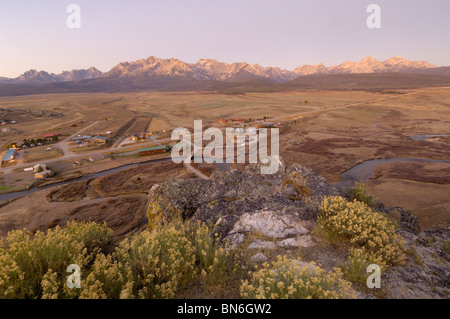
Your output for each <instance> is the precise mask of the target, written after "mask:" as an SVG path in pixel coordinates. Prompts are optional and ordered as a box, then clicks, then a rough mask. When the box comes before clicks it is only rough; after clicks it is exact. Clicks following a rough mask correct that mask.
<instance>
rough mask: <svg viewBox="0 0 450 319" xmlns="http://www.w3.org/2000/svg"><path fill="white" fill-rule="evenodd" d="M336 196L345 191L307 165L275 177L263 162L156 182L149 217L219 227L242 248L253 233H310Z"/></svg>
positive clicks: (154, 221)
mask: <svg viewBox="0 0 450 319" xmlns="http://www.w3.org/2000/svg"><path fill="white" fill-rule="evenodd" d="M330 195H339V192H338V190H337V189H336V188H334V187H332V186H330V185H329V184H328V183H327V182H326V180H325V179H324V178H323V177H321V176H318V175H316V174H314V173H313V172H312V171H311V170H310V169H308V168H306V167H304V166H302V165H298V164H296V165H292V166H288V167H286V168H280V170H279V171H278V173H276V174H273V175H261V174H260V170H259V167H258V165H250V166H248V167H247V168H246V170H245V171H244V172H239V171H237V170H232V171H219V172H215V173H214V174H213V175H212V176H211V178H210V179H209V180H202V179H188V180H177V179H172V180H169V181H167V182H165V183H163V184H161V185H154V186H153V188H152V189H151V191H150V195H149V196H150V198H149V199H150V200H149V212H148V218H149V223H150V225H153V224H157V223H159V222H164V221H169V220H171V219H172V218H174V217H176V216H181V217H183V218H190V219H193V220H200V221H203V222H206V223H208V224H210V225H215V233H217V234H218V235H219V236H220V237H221V238H222V239H224V238H225V239H228V240H229V241H230V242H231V245H232V246H234V247H236V246H238V245H239V244H240V243H242V242H243V241H244V240H245V235H246V234H247V233H251V232H259V233H261V234H262V235H264V236H266V237H269V238H276V239H280V240H282V239H286V238H291V237H295V236H297V237H299V236H304V235H307V234H308V233H309V232H310V230H311V228H312V227H314V225H315V219H316V216H317V211H318V206H319V205H320V203H321V201H322V199H323V197H324V196H330ZM296 242H297V241H292V242H291V244H292V245H295V243H296ZM298 242H299V243H300V242H301V240H298ZM303 242H304V243H306V242H309V241H308V240H305V241H303Z"/></svg>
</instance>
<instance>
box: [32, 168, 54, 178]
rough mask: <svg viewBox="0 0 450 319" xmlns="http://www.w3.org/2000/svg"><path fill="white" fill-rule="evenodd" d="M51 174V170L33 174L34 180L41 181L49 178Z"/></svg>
mask: <svg viewBox="0 0 450 319" xmlns="http://www.w3.org/2000/svg"><path fill="white" fill-rule="evenodd" d="M52 174H53V172H52V171H51V170H49V169H46V170H45V171H42V172H39V173H36V174H34V178H37V179H43V178H47V177H49V176H51V175H52Z"/></svg>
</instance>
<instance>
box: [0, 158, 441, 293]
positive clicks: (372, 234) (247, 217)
mask: <svg viewBox="0 0 450 319" xmlns="http://www.w3.org/2000/svg"><path fill="white" fill-rule="evenodd" d="M259 169H260V167H258V166H257V165H250V166H248V167H246V168H245V169H244V170H243V171H237V170H231V171H218V172H215V173H213V175H212V176H211V178H210V179H208V180H202V179H195V178H194V179H192V178H191V179H170V180H167V181H165V182H163V183H161V184H155V185H153V187H152V188H151V190H150V192H149V195H148V202H149V205H148V230H144V231H140V232H138V233H135V234H134V235H131V236H129V238H128V239H127V240H123V241H121V242H117V238H115V237H114V236H113V231H114V227H117V225H114V226H113V229H110V228H108V227H106V226H100V225H98V224H92V223H91V224H80V223H72V224H69V225H68V226H66V227H65V228H62V229H60V228H59V227H57V228H55V229H54V230H52V231H49V232H48V233H47V234H46V235H45V234H44V233H42V232H38V233H37V234H36V235H35V236H34V238H31V237H29V235H27V234H26V233H25V234H22V233H17V235H16V236H11V237H9V238H8V240H9V241H10V244H15V246H12V247H17V248H15V249H9V248H4V250H3V255H4V256H6V257H7V258H3V259H1V258H0V266H2V269H4V270H5V272H4V274H3V275H0V276H3V277H1V278H4V280H6V281H5V282H6V283H7V284H6V287H5V289H4V291H3V290H2V289H3V288H2V287H0V292H3V294H2V295H5V296H7V297H16V298H17V297H19V296H21V297H26V298H67V297H70V298H91V299H97V298H150V299H152V298H187V299H189V298H217V297H219V298H236V297H241V298H250V299H253V298H262V299H276V298H283V297H285V298H286V297H289V298H294V299H304V298H346V299H347V298H359V299H368V298H370V299H373V298H388V299H390V298H394V299H395V298H448V290H447V289H448V286H449V278H450V277H449V275H450V274H449V269H450V268H449V262H450V258H449V251H448V243H449V239H450V233H449V231H448V230H435V231H427V232H421V231H420V226H419V224H418V222H417V218H415V217H414V216H413V215H411V214H410V213H409V212H408V211H407V210H405V209H402V208H400V207H385V206H384V205H383V204H381V203H378V202H376V201H375V200H373V199H372V198H370V196H368V195H367V194H365V193H364V191H363V190H361V189H353V190H352V189H350V190H348V189H341V188H336V187H333V186H331V185H329V184H328V183H327V182H326V180H325V179H324V178H323V177H321V176H318V175H316V174H314V173H313V172H312V171H311V170H310V169H308V168H306V167H304V166H302V165H299V164H294V165H288V166H286V167H283V168H281V169H280V170H279V171H278V173H276V174H274V175H261V174H260V172H259ZM180 218H181V219H180ZM122 221H123V222H126V221H125V220H122ZM394 223H395V224H394ZM396 224H397V225H398V226H399V228H397V226H395V225H396ZM352 225H355V226H354V227H353V226H352ZM121 227H122V226H121ZM374 242H375V243H376V244H374ZM75 243H76V245H75ZM21 247H26V249H27V253H26V254H25V255H23V254H22V248H21ZM115 247H117V248H115ZM0 248H1V247H0ZM86 251H87V253H86ZM43 252H46V253H43ZM86 254H87V255H86ZM47 255H57V256H60V258H59V259H58V261H57V262H55V261H53V260H51V259H49V260H47V259H46V257H45V256H47ZM73 258H77V260H80V262H81V263H80V264H81V265H83V270H82V271H83V274H84V276H87V277H86V278H87V279H86V281H84V282H83V287H82V289H78V290H72V291H67V289H64V288H63V287H64V283H65V281H64V280H57V279H58V276H61V275H60V274H64V271H62V270H60V268H61V269H63V268H62V267H66V263H64V261H66V260H68V261H70V260H72V259H73ZM31 259H32V260H33V262H32V263H31V262H29V261H30V260H31ZM11 263H14V267H15V268H13V267H12V266H10V264H11ZM373 263H376V264H378V265H379V266H380V267H381V268H382V276H381V288H380V289H370V288H368V287H367V286H366V277H367V274H366V267H367V266H368V265H369V264H373ZM30 265H35V268H36V269H34V270H33V269H30ZM61 265H62V266H61ZM32 267H34V266H32ZM106 273H107V274H108V276H106V277H105V275H104V274H106ZM14 274H18V276H19V275H20V276H23V278H25V279H26V280H25V281H24V283H25V284H24V283H23V281H21V280H18V279H17V278H18V277H17V276H15V275H14ZM145 274H150V275H149V276H146V275H145ZM274 274H278V275H277V276H274ZM299 279H301V280H299ZM274 283H275V284H274ZM27 284H33V285H35V286H34V288H35V289H33V290H30V289H27ZM412 287H414V288H412ZM288 288H289V289H288Z"/></svg>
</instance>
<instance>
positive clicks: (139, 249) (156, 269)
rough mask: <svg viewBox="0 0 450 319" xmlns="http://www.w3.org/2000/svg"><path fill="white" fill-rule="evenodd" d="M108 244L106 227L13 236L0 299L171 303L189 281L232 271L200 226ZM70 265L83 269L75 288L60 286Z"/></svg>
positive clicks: (4, 258)
mask: <svg viewBox="0 0 450 319" xmlns="http://www.w3.org/2000/svg"><path fill="white" fill-rule="evenodd" d="M114 242H115V241H114V237H113V235H112V230H111V229H109V228H108V227H106V226H101V225H98V224H95V223H87V224H84V223H71V224H69V225H68V226H66V227H65V228H59V227H56V228H55V229H54V230H49V231H48V232H47V233H46V234H44V233H42V232H37V233H36V234H35V235H34V236H32V234H30V233H29V232H25V231H13V232H11V233H10V234H9V235H8V237H7V240H6V241H4V242H3V243H2V244H1V246H0V268H1V269H2V272H0V298H46V299H47V298H48V299H56V298H87V299H106V298H173V297H174V296H175V294H176V292H177V291H178V290H179V289H180V288H182V287H183V286H184V285H186V284H187V283H188V282H190V281H193V280H197V279H198V278H209V280H211V281H214V282H221V281H222V280H224V279H225V278H226V276H227V274H229V273H230V270H231V269H232V268H233V258H232V256H231V254H230V252H229V251H228V250H227V249H226V247H223V246H222V245H221V244H220V243H219V242H218V241H217V240H215V239H214V238H212V237H211V236H210V229H209V228H208V227H207V226H206V225H204V224H201V223H184V222H182V221H173V222H172V223H170V224H168V225H165V226H162V227H160V228H158V229H155V230H153V231H144V232H142V233H139V234H136V235H134V236H132V237H131V238H128V239H125V240H123V241H122V242H121V243H120V244H119V246H118V247H114V245H113V243H114ZM70 264H77V265H78V266H80V268H81V275H82V281H81V289H69V288H68V287H67V285H66V280H67V277H68V276H69V275H70V274H68V273H67V272H66V269H67V266H69V265H70Z"/></svg>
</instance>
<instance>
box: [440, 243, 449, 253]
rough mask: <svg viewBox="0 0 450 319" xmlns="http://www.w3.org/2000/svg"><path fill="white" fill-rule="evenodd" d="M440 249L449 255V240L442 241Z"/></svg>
mask: <svg viewBox="0 0 450 319" xmlns="http://www.w3.org/2000/svg"><path fill="white" fill-rule="evenodd" d="M442 249H443V250H444V251H445V252H446V253H447V254H448V255H450V240H446V241H444V244H443V245H442Z"/></svg>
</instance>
